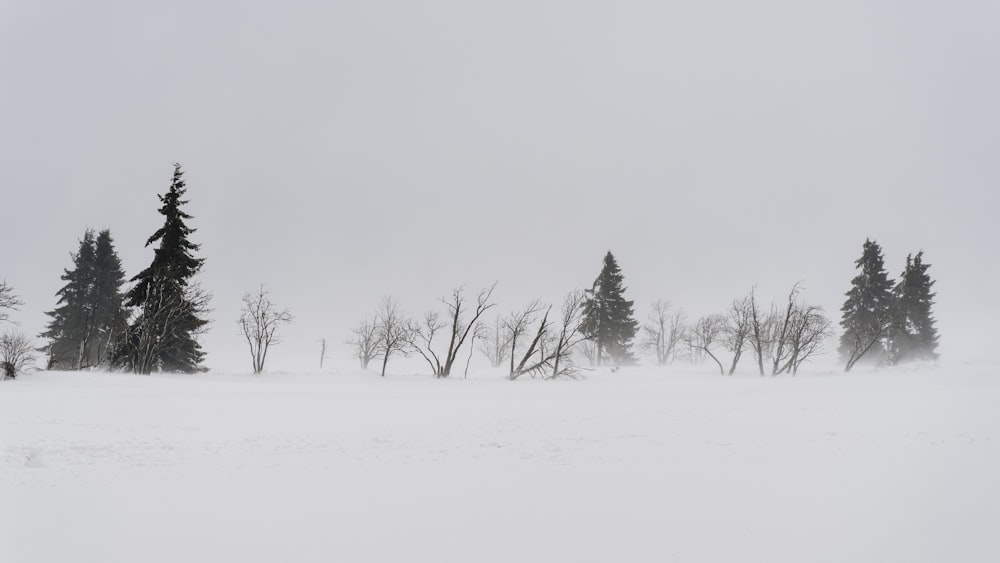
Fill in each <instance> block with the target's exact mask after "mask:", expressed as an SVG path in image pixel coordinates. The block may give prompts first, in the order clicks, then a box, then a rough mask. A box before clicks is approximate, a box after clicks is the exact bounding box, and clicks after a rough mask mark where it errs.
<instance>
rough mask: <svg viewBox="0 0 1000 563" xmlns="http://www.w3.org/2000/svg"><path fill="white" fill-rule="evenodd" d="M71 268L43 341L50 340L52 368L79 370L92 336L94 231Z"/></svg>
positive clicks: (85, 236) (83, 242)
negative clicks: (91, 300) (91, 301)
mask: <svg viewBox="0 0 1000 563" xmlns="http://www.w3.org/2000/svg"><path fill="white" fill-rule="evenodd" d="M72 258H73V267H72V269H67V270H63V275H62V276H60V279H61V280H63V281H64V282H66V284H65V285H64V286H62V288H60V289H59V291H57V292H56V295H57V296H58V297H59V300H58V301H57V302H56V308H55V309H54V310H52V311H49V312H47V313H46V315H48V316H49V317H51V320H50V321H49V324H48V327H47V329H46V331H45V332H43V333H42V334H41V337H42V338H45V339H47V340H48V341H49V343H48V345H47V346H46V348H45V351H46V352H47V353H48V356H49V357H48V362H47V364H48V368H49V369H80V368H81V367H82V364H83V358H84V356H85V350H86V347H87V341H88V340H89V338H90V336H91V330H90V324H91V323H90V317H91V308H92V305H91V303H90V297H91V294H92V289H93V284H94V266H95V265H94V262H95V248H94V231H93V230H91V229H87V230H86V232H84V234H83V239H81V240H80V248H79V250H77V251H76V253H75V254H73V255H72Z"/></svg>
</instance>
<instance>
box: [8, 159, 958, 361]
mask: <svg viewBox="0 0 1000 563" xmlns="http://www.w3.org/2000/svg"><path fill="white" fill-rule="evenodd" d="M186 192H187V189H186V182H185V180H184V178H183V171H182V170H181V166H180V165H179V164H175V165H174V174H173V178H172V180H171V184H170V186H169V188H168V190H167V191H166V192H165V193H163V194H161V195H158V196H157V197H158V199H159V200H160V203H161V206H160V207H159V209H158V212H159V213H160V215H161V216H162V217H163V224H162V226H161V227H160V228H158V229H157V230H156V231H155V232H154V233H153V234H152V235H151V236H150V237H149V238H148V239H147V240H146V246H147V247H149V246H154V245H155V248H154V257H153V260H152V262H151V263H150V265H149V266H148V267H146V268H145V269H143V270H142V271H141V272H140V273H138V274H137V275H135V276H134V277H132V278H131V280H130V283H131V285H130V286H129V287H128V288H126V289H124V290H123V287H124V286H125V278H126V276H125V272H124V269H123V267H122V262H121V260H120V258H119V256H118V254H117V251H116V249H115V245H114V241H113V239H112V237H111V233H110V231H109V230H107V229H105V230H101V231H99V232H96V233H95V231H94V230H92V229H87V230H86V231H84V234H83V237H82V239H80V241H79V246H78V247H77V249H76V251H75V252H73V253H72V254H71V264H70V266H69V267H67V268H66V269H65V270H64V272H63V274H62V276H61V280H62V281H63V282H64V283H63V285H62V287H61V288H60V289H59V290H58V291H57V292H56V297H57V302H56V306H55V308H54V309H52V310H51V311H48V312H47V313H46V315H47V316H48V317H49V320H48V322H47V325H46V329H45V331H44V332H43V333H42V334H41V335H40V336H41V337H42V338H43V339H44V341H45V343H44V345H43V346H42V347H40V348H37V349H36V348H34V346H33V345H32V344H31V342H30V339H26V338H23V336H22V335H20V334H17V333H9V334H8V335H7V336H4V337H3V342H2V344H3V347H2V349H0V352H2V354H4V355H3V358H6V359H3V358H0V361H2V362H5V363H3V364H0V367H2V368H3V369H4V370H5V371H4V372H5V373H6V377H8V378H9V377H14V376H15V375H16V372H17V371H19V370H22V369H24V368H25V366H29V365H30V364H31V362H32V361H34V352H36V351H40V352H43V353H44V357H45V359H46V366H47V368H48V369H61V370H82V369H94V368H104V369H118V370H124V371H132V372H135V373H140V374H149V373H152V372H154V371H171V372H180V373H196V372H199V371H204V370H205V368H204V367H203V365H202V363H203V360H204V356H205V355H204V352H203V350H202V349H201V344H200V342H199V337H200V335H201V334H203V333H204V331H205V330H206V328H207V326H208V324H209V322H210V319H209V315H210V313H211V309H210V306H209V304H210V301H211V299H212V295H211V293H209V292H207V291H205V290H204V289H202V287H201V286H200V285H199V283H198V282H197V275H198V273H199V272H200V270H201V268H202V267H203V265H204V263H205V258H203V257H199V256H197V253H198V251H199V250H200V245H198V244H196V243H194V242H192V240H191V238H190V237H191V235H192V234H194V233H195V229H193V228H191V227H190V226H189V225H188V223H189V221H190V220H191V219H192V216H191V215H190V214H188V213H187V212H186V211H185V210H184V206H185V205H186V204H187V203H188V202H187V200H186V199H185V195H186ZM929 267H930V265H929V264H927V263H926V262H924V253H923V252H922V251H921V252H917V253H916V254H909V255H908V256H907V257H906V264H905V267H904V268H903V271H902V273H901V274H900V277H899V279H898V280H897V281H895V282H893V281H891V280H890V279H889V276H888V274H887V271H886V268H885V260H884V256H883V251H882V248H881V246H879V244H878V243H877V242H875V241H872V240H870V239H869V240H866V241H865V243H864V244H863V246H862V255H861V257H860V258H858V259H857V260H856V261H855V268H856V269H857V270H858V273H857V275H855V277H854V278H853V279H852V280H851V288H850V290H849V291H848V292H847V293H846V300H845V302H844V305H843V306H842V307H841V320H840V327H841V329H842V333H841V335H840V338H839V343H838V344H839V345H838V348H837V350H838V352H839V353H840V355H841V358H842V360H843V361H844V362H845V371H850V370H851V368H853V367H854V366H855V365H856V364H857V363H859V362H861V361H870V362H873V363H879V364H893V365H895V364H900V363H903V362H907V361H933V360H936V359H937V358H938V354H937V347H938V342H939V335H938V332H937V328H936V326H935V325H936V320H935V318H934V314H933V306H934V302H935V297H936V294H935V292H934V291H933V286H934V284H935V282H934V280H932V279H931V277H930V275H929V273H928V270H929ZM496 288H497V284H496V283H494V284H493V285H491V286H489V287H486V288H483V289H481V290H480V291H479V292H477V293H476V294H475V296H474V297H472V296H469V295H467V294H466V292H465V290H464V288H463V287H461V286H458V287H457V288H456V289H454V290H452V292H451V293H450V294H449V295H447V296H446V297H443V298H441V299H439V300H438V301H439V305H438V307H437V308H433V309H430V310H427V311H426V312H425V313H424V314H423V316H422V317H420V320H415V319H414V317H411V316H410V315H409V314H407V313H405V312H404V311H403V308H402V307H401V305H400V304H399V303H398V302H397V301H395V299H393V298H392V297H391V296H386V297H385V298H384V299H383V300H382V302H381V303H380V305H379V306H378V307H377V308H376V310H375V311H374V312H373V314H372V315H371V316H369V317H368V318H367V319H365V320H363V321H362V322H360V323H359V324H358V325H357V326H356V327H355V329H353V330H352V332H351V335H350V337H349V338H348V339H347V340H346V343H347V344H348V345H349V346H350V347H351V350H352V355H353V356H354V358H356V359H357V360H358V362H359V365H360V367H361V368H362V369H367V368H368V367H369V365H370V364H371V362H372V361H379V364H380V373H381V375H383V376H385V374H386V370H387V367H388V364H389V362H390V360H391V359H393V358H395V357H409V356H415V357H418V358H419V359H421V360H423V363H424V364H425V365H426V367H427V368H429V370H430V373H431V374H432V375H433V376H434V377H437V378H447V377H450V376H452V375H453V374H454V373H456V372H455V370H456V365H458V366H460V367H459V368H457V369H461V366H463V365H464V373H465V375H466V376H467V375H468V372H469V366H470V364H471V362H472V359H473V356H474V355H476V353H477V352H478V353H479V354H481V356H482V357H484V358H485V359H486V360H487V361H488V363H489V365H490V367H492V368H496V369H504V370H505V371H506V376H507V378H508V379H511V380H515V379H519V378H521V377H523V376H529V377H532V378H545V379H551V378H558V377H578V376H579V375H582V374H583V373H585V372H586V371H587V370H591V369H597V368H600V367H602V366H606V365H609V364H610V365H612V366H614V367H613V369H614V370H617V367H618V366H629V365H633V364H636V363H637V362H638V361H639V360H638V359H637V356H636V353H635V352H634V351H633V342H634V340H635V337H636V336H637V335H641V339H640V341H639V342H638V347H637V348H638V350H639V351H640V352H641V355H642V356H643V358H645V359H646V360H647V361H650V362H652V363H653V364H655V365H657V366H668V365H671V364H674V363H677V362H679V361H684V362H689V363H691V364H702V363H705V362H709V363H710V364H713V365H714V368H713V371H714V369H715V368H717V369H718V371H719V373H720V374H723V375H726V374H728V375H733V374H734V373H735V372H736V371H737V369H738V368H739V366H740V365H741V362H743V363H744V364H745V363H746V362H745V359H746V358H747V357H748V356H749V357H750V359H751V366H750V367H749V368H748V369H752V370H753V371H754V372H756V373H757V374H758V375H760V376H764V375H771V376H777V375H781V374H789V375H796V374H797V373H798V372H799V370H800V368H801V367H802V366H803V365H805V364H806V363H808V362H809V361H810V360H812V359H814V358H816V357H817V356H819V355H820V354H822V353H823V352H824V342H825V341H826V339H827V338H828V337H830V336H832V335H833V330H832V326H833V323H832V322H831V321H830V319H829V318H828V317H827V316H826V314H825V312H824V311H823V309H822V308H821V307H819V306H816V305H813V304H809V303H807V302H805V301H803V299H802V298H801V296H802V293H803V291H802V290H803V288H802V286H801V284H799V283H796V284H794V285H792V288H791V290H790V291H789V292H788V293H787V295H786V297H785V298H783V299H781V300H779V301H773V302H771V303H770V304H768V303H766V302H764V301H762V300H761V299H760V297H759V296H758V292H757V288H756V287H752V288H751V289H750V290H749V291H748V292H747V293H746V294H745V295H743V296H741V297H738V298H736V299H734V300H733V301H731V302H730V305H729V306H728V307H727V308H725V309H723V310H721V311H718V312H710V313H709V314H705V315H702V316H700V317H697V318H696V319H694V320H693V321H689V320H688V318H687V316H686V315H685V313H684V311H683V310H682V309H681V308H680V307H675V306H673V305H671V303H670V302H669V301H667V300H666V299H657V300H656V301H654V302H653V303H652V304H651V305H650V308H649V309H648V311H647V314H646V317H645V319H646V320H645V322H644V323H642V324H641V325H640V323H639V322H638V321H637V320H636V318H635V305H634V301H632V300H629V299H627V298H626V297H625V293H626V291H627V288H626V285H625V276H624V274H623V273H622V270H621V267H620V266H619V264H618V261H617V259H616V258H615V256H614V254H612V252H610V251H608V252H607V253H606V254H605V255H604V259H603V261H602V266H601V269H600V272H599V273H598V275H597V277H596V278H595V279H594V280H593V282H592V283H591V284H590V287H589V288H588V289H586V290H583V291H576V290H574V291H570V292H568V293H566V294H565V295H564V297H563V300H562V303H561V304H559V306H556V305H553V304H549V303H546V302H544V301H542V300H541V299H535V300H532V301H530V302H528V303H527V304H525V305H524V306H522V307H520V308H515V309H513V310H510V311H508V312H507V313H505V314H504V313H495V314H493V315H492V316H490V317H489V318H487V314H488V313H489V312H490V310H491V309H493V310H495V308H496V306H497V302H496V300H495V299H494V293H495V290H496ZM21 305H22V302H21V301H20V299H19V298H18V297H17V296H16V295H15V294H14V291H13V288H12V287H11V286H10V285H8V284H7V283H6V282H0V322H6V323H11V320H10V314H11V312H13V311H17V310H18V308H19V307H20V306H21ZM291 321H292V315H291V313H290V312H289V311H288V310H287V309H279V308H278V307H276V306H275V305H274V304H273V302H272V301H271V300H270V298H269V295H268V292H267V291H266V290H265V289H264V287H263V286H261V287H260V288H259V289H258V290H257V291H256V292H251V293H247V294H246V295H244V296H243V307H242V310H241V316H240V318H239V320H238V326H239V329H240V335H241V336H242V337H243V339H244V340H245V342H246V344H247V346H248V347H249V351H250V355H251V370H252V372H253V373H261V372H262V371H263V370H264V367H265V362H266V360H267V357H268V352H269V350H270V348H271V347H272V346H274V345H276V344H277V343H279V342H280V334H279V332H280V329H281V327H282V326H284V325H287V324H288V323H290V322H291ZM463 353H464V355H463ZM325 356H326V346H325V339H324V344H323V350H322V352H321V358H320V367H321V368H322V362H323V359H324V358H325Z"/></svg>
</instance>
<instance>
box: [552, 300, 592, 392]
mask: <svg viewBox="0 0 1000 563" xmlns="http://www.w3.org/2000/svg"><path fill="white" fill-rule="evenodd" d="M585 299H586V298H585V294H584V293H583V292H582V291H571V292H569V293H567V294H566V297H564V298H563V307H562V323H561V325H560V329H559V335H558V337H557V338H556V339H555V348H554V349H553V350H552V354H551V358H552V359H551V361H552V375H551V377H553V378H555V377H564V376H565V377H575V376H576V374H577V371H576V366H574V365H573V356H572V352H573V347H574V346H576V345H577V344H578V343H579V342H580V341H582V340H583V336H582V334H581V333H580V327H581V323H582V322H583V304H584V302H585Z"/></svg>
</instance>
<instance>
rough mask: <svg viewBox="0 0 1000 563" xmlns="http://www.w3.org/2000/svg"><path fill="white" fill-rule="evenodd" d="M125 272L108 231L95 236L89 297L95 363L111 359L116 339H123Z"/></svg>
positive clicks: (102, 362)
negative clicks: (93, 330) (90, 301)
mask: <svg viewBox="0 0 1000 563" xmlns="http://www.w3.org/2000/svg"><path fill="white" fill-rule="evenodd" d="M124 283H125V271H124V270H123V269H122V261H121V259H120V258H119V257H118V253H117V252H116V251H115V246H114V239H112V238H111V231H109V230H107V229H105V230H103V231H101V232H99V233H98V234H97V240H96V241H95V243H94V285H93V296H92V298H91V300H92V303H93V307H94V329H95V335H94V336H95V338H96V342H95V345H94V353H95V356H94V362H95V364H104V363H105V362H106V361H108V360H110V352H111V350H112V349H113V345H114V342H115V341H116V339H120V338H122V337H123V336H124V335H123V334H122V333H123V332H124V331H123V330H122V328H121V319H122V318H123V314H124V311H123V304H122V301H123V299H124V296H123V295H122V291H121V289H122V285H123V284H124Z"/></svg>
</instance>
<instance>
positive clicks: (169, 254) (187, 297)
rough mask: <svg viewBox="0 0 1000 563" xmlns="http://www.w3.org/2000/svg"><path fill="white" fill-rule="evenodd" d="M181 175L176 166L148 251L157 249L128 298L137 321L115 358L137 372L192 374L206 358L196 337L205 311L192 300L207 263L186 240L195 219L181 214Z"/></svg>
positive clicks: (132, 325) (182, 184)
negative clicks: (193, 283) (193, 282)
mask: <svg viewBox="0 0 1000 563" xmlns="http://www.w3.org/2000/svg"><path fill="white" fill-rule="evenodd" d="M183 174H184V173H183V172H182V171H181V166H180V164H175V165H174V177H173V181H172V182H171V184H170V188H169V189H168V190H167V193H165V194H163V195H158V196H157V197H158V198H159V199H160V202H161V203H162V204H163V205H162V206H161V207H160V209H159V212H160V214H161V215H163V218H164V222H163V226H162V227H160V228H159V229H158V230H157V231H156V232H155V233H153V235H152V236H150V237H149V240H147V241H146V246H150V245H151V244H153V243H157V242H158V243H159V245H158V246H157V248H156V249H155V251H154V256H153V262H152V263H151V264H150V265H149V267H148V268H146V269H145V270H143V271H142V272H140V273H139V274H138V275H136V276H135V277H134V278H132V280H131V281H133V282H135V285H134V286H132V288H131V289H130V290H129V291H128V293H127V294H126V296H125V304H126V306H128V307H135V308H136V309H137V316H136V319H135V320H134V321H133V322H132V323H131V325H130V326H129V334H128V338H127V342H126V343H125V345H124V350H121V351H119V353H118V354H117V356H118V357H119V361H122V362H123V363H125V364H127V367H129V368H130V369H132V371H135V372H136V373H144V374H148V373H151V372H152V371H153V370H155V369H159V370H162V371H171V372H180V373H193V372H195V371H198V370H199V369H200V364H201V362H202V359H203V358H204V353H203V352H202V350H201V345H200V344H199V343H198V340H197V335H198V333H199V331H200V330H201V329H202V328H203V327H204V326H205V325H206V324H207V323H208V321H207V320H206V319H203V318H201V316H200V315H201V314H203V311H202V308H201V306H200V304H199V303H197V302H196V300H195V298H194V296H193V295H192V289H193V288H192V286H191V280H192V278H193V277H194V276H195V274H197V273H198V271H199V270H201V267H202V265H203V264H204V262H205V260H204V258H195V257H194V255H193V254H194V252H196V251H197V250H198V249H199V245H197V244H194V243H193V242H191V241H190V240H189V238H188V237H189V236H190V235H191V234H192V233H194V232H195V230H194V229H192V228H190V227H188V226H187V223H186V221H187V220H188V219H191V218H192V217H191V216H190V215H188V214H187V213H185V212H184V211H183V210H182V207H183V206H184V205H185V204H187V203H188V202H187V201H186V200H184V199H182V198H183V197H184V194H185V192H186V191H187V190H186V187H185V182H184V179H183Z"/></svg>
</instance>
